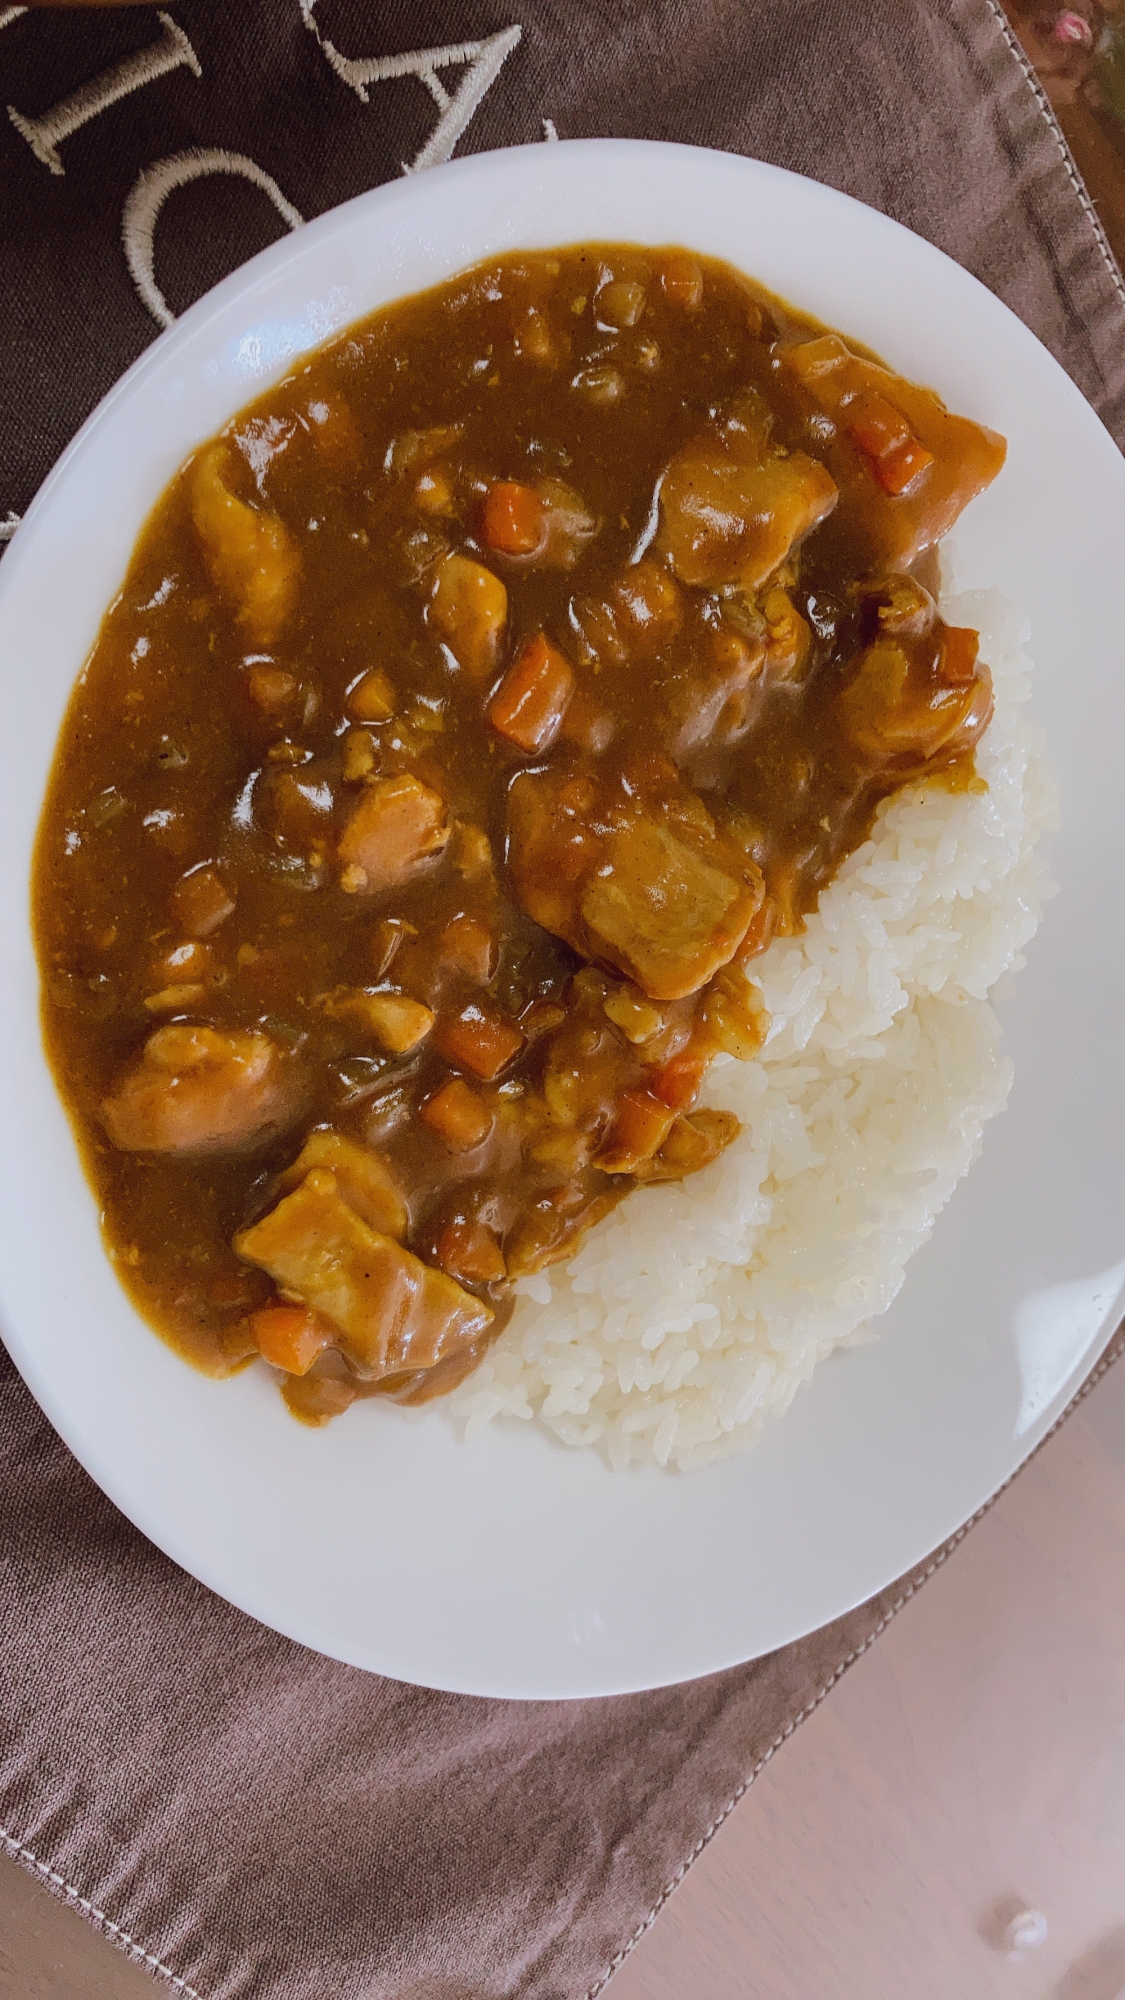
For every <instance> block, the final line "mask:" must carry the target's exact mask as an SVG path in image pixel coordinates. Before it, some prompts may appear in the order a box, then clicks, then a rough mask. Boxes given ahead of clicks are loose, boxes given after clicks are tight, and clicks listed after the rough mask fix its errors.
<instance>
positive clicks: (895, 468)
mask: <svg viewBox="0 0 1125 2000" xmlns="http://www.w3.org/2000/svg"><path fill="white" fill-rule="evenodd" d="M933 462H934V455H933V452H932V451H927V450H926V447H925V445H924V444H919V442H918V440H917V438H914V437H912V438H907V440H906V443H905V444H898V445H896V446H895V447H894V450H893V451H888V452H887V453H885V455H884V456H883V457H882V458H877V459H876V460H875V477H876V479H877V480H878V481H879V484H880V486H881V487H882V488H883V491H884V493H890V494H893V495H895V496H896V497H897V495H898V494H900V493H905V492H906V490H907V488H908V487H909V486H913V484H914V481H915V480H916V479H917V478H919V477H920V475H921V474H922V473H923V472H925V470H926V467H927V466H928V465H932V464H933Z"/></svg>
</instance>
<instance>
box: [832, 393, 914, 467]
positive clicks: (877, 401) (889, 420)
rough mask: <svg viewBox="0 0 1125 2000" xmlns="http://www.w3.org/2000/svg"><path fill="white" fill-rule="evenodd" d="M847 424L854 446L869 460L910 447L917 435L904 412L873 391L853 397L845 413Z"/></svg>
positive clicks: (845, 422)
mask: <svg viewBox="0 0 1125 2000" xmlns="http://www.w3.org/2000/svg"><path fill="white" fill-rule="evenodd" d="M844 424H845V428H846V430H847V433H848V436H849V437H850V438H851V440H852V442H853V444H857V445H858V446H859V448H860V450H861V451H864V452H866V453H867V456H868V458H882V457H883V454H884V453H885V452H888V451H893V449H894V447H895V446H896V445H900V444H907V443H908V442H909V440H910V438H911V437H912V435H913V433H912V431H911V429H910V425H909V424H908V423H907V421H906V418H905V417H904V416H903V414H902V412H901V410H896V409H895V406H894V404H893V403H888V401H887V399H886V397H885V396H880V395H878V394H877V393H876V391H875V390H873V389H864V390H862V391H861V393H860V394H859V395H858V396H855V397H853V399H852V401H851V402H850V403H849V404H848V405H847V407H846V409H845V411H844Z"/></svg>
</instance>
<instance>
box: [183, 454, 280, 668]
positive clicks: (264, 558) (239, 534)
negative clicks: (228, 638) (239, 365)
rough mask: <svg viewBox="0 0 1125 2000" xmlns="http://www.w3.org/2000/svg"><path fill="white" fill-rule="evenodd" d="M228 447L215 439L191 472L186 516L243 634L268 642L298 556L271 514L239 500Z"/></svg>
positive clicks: (277, 626)
mask: <svg viewBox="0 0 1125 2000" xmlns="http://www.w3.org/2000/svg"><path fill="white" fill-rule="evenodd" d="M229 458H230V455H229V452H228V450H227V448H226V446H225V445H222V444H215V445H212V446H211V447H210V449H209V450H207V451H205V452H204V454H203V456H202V458H201V459H200V460H199V463H198V465H197V466H196V467H195V469H194V471H193V473H192V476H191V517H192V520H193V522H194V524H195V531H196V533H197V535H198V536H199V539H200V541H201V542H202V544H203V552H204V555H205V556H206V558H207V566H208V568H209V569H210V571H211V574H212V576H213V577H214V579H215V582H216V583H217V584H218V586H219V589H220V590H221V591H222V593H223V595H224V597H226V598H228V599H229V600H230V602H231V604H232V606H233V608H234V612H235V616H236V617H237V619H238V622H239V624H240V625H241V626H242V628H243V630H244V631H245V633H246V635H247V637H248V638H249V639H251V640H253V641H254V643H255V644H256V645H259V646H268V645H269V643H270V641H271V640H272V639H273V638H274V637H275V636H276V635H277V633H278V632H279V631H280V630H281V628H282V626H283V625H284V624H285V622H286V619H287V618H288V617H289V615H290V613H291V612H292V610H293V607H294V605H295V603H296V599H297V585H298V582H299V580H300V574H301V560H300V557H299V555H298V554H297V551H296V549H295V548H294V547H293V544H292V542H291V541H290V539H289V536H288V534H287V533H286V530H285V527H284V525H283V523H282V522H281V521H280V520H279V519H278V517H277V515H276V514H273V513H269V512H268V511H267V510H265V509H264V508H261V507H252V506H251V505H250V504H249V502H248V501H246V500H240V499H239V498H238V495H237V494H236V493H233V492H232V491H231V488H230V486H229V484H228V477H227V475H228V470H229Z"/></svg>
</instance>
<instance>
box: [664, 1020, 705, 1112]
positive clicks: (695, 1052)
mask: <svg viewBox="0 0 1125 2000" xmlns="http://www.w3.org/2000/svg"><path fill="white" fill-rule="evenodd" d="M710 1059H711V1058H710V1052H709V1050H708V1049H707V1048H705V1047H704V1046H703V1045H702V1044H701V1043H700V1042H699V1041H698V1039H697V1038H696V1037H695V1036H693V1037H692V1039H691V1041H690V1042H689V1043H688V1045H687V1047H686V1049H681V1050H680V1053H679V1055H678V1056H673V1057H672V1060H671V1062H668V1063H665V1065H664V1068H663V1069H662V1070H658V1071H657V1073H656V1075H655V1076H654V1077H653V1078H652V1088H653V1090H654V1092H655V1093H656V1095H657V1097H659V1099H660V1101H661V1103H662V1104H667V1105H668V1106H669V1107H670V1109H671V1110H673V1111H690V1109H691V1107H692V1105H693V1104H694V1103H695V1100H696V1098H697V1097H698V1096H699V1087H700V1085H701V1084H702V1082H703V1077H704V1073H705V1071H706V1069H707V1064H708V1062H709V1061H710Z"/></svg>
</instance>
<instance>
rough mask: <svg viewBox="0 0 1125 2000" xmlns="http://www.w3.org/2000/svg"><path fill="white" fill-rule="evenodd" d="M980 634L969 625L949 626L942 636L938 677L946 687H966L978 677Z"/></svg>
mask: <svg viewBox="0 0 1125 2000" xmlns="http://www.w3.org/2000/svg"><path fill="white" fill-rule="evenodd" d="M979 651H980V633H979V632H974V631H973V629H972V627H971V626H969V625H947V626H946V628H945V631H944V632H943V634H942V641H941V661H940V664H939V667H938V677H939V679H940V680H941V681H942V682H943V683H944V685H945V686H946V687H965V686H967V685H968V683H969V682H970V681H971V680H973V679H974V678H975V676H976V671H977V654H978V652H979Z"/></svg>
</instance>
